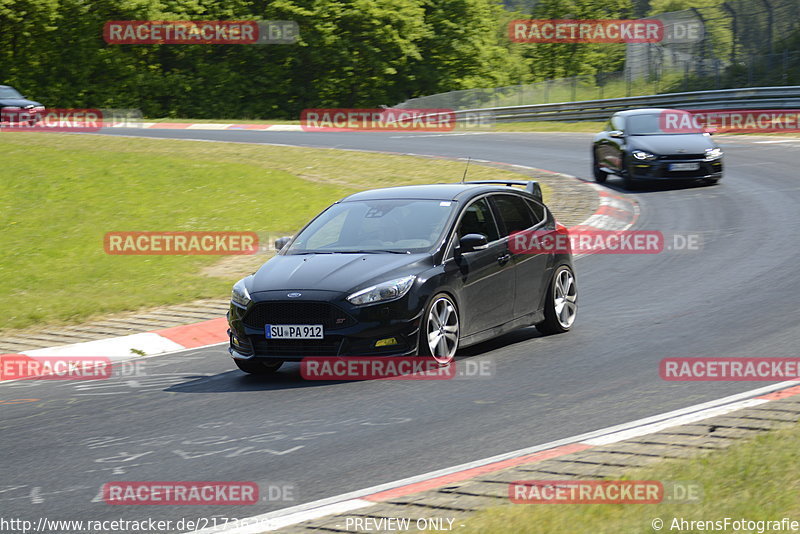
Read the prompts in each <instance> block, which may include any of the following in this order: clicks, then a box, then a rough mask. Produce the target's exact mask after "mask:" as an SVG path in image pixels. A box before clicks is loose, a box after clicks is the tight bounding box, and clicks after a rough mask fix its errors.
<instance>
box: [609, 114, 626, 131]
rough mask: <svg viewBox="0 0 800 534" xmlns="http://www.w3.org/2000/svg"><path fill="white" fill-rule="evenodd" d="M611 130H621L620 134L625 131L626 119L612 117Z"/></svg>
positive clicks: (617, 116) (616, 116)
mask: <svg viewBox="0 0 800 534" xmlns="http://www.w3.org/2000/svg"><path fill="white" fill-rule="evenodd" d="M611 129H612V130H619V131H620V132H624V131H625V119H623V118H622V117H620V116H619V115H614V116H613V117H611Z"/></svg>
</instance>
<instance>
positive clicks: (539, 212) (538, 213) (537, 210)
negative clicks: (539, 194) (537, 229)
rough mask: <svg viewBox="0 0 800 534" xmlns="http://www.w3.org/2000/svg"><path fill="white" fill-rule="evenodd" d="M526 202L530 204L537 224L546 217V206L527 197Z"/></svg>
mask: <svg viewBox="0 0 800 534" xmlns="http://www.w3.org/2000/svg"><path fill="white" fill-rule="evenodd" d="M525 203H526V204H527V205H528V208H530V210H531V212H532V213H533V224H534V225H536V224H539V223H540V222H542V221H543V220H544V218H545V215H544V206H542V205H541V204H539V203H538V202H536V201H534V200H528V199H527V198H526V199H525Z"/></svg>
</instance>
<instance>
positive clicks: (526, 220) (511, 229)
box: [493, 195, 538, 236]
mask: <svg viewBox="0 0 800 534" xmlns="http://www.w3.org/2000/svg"><path fill="white" fill-rule="evenodd" d="M493 200H494V203H495V205H496V206H497V210H498V211H499V212H500V218H501V219H502V220H503V223H504V224H505V235H506V236H508V235H511V234H513V233H515V232H520V231H522V230H527V229H528V228H530V227H531V226H533V225H534V224H536V222H538V221H534V220H533V213H531V211H530V210H529V209H528V207H527V206H526V205H525V200H524V199H523V198H522V197H518V196H516V195H496V196H494V197H493Z"/></svg>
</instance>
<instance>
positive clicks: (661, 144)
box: [628, 134, 717, 154]
mask: <svg viewBox="0 0 800 534" xmlns="http://www.w3.org/2000/svg"><path fill="white" fill-rule="evenodd" d="M628 146H629V147H630V148H631V149H637V148H638V149H639V150H646V151H648V152H652V153H653V154H682V153H686V154H702V153H703V152H705V151H706V149H707V148H714V147H716V146H717V145H716V143H714V141H712V140H711V138H710V137H709V136H707V135H704V134H672V135H632V136H630V137H629V138H628Z"/></svg>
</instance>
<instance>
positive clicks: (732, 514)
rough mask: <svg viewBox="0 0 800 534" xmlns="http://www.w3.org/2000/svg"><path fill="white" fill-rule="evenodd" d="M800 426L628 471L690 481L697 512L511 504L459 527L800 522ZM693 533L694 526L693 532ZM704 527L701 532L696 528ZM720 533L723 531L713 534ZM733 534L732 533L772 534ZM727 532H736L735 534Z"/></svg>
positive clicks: (591, 529)
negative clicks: (697, 489) (696, 493)
mask: <svg viewBox="0 0 800 534" xmlns="http://www.w3.org/2000/svg"><path fill="white" fill-rule="evenodd" d="M798 440H800V426H794V427H791V428H788V429H785V430H776V431H773V432H768V433H765V434H763V435H761V436H758V437H756V438H755V439H753V440H749V441H746V442H742V443H738V444H736V445H733V446H731V447H730V448H729V449H727V450H724V451H718V452H714V453H712V454H708V455H704V456H700V457H697V458H693V459H690V460H670V461H664V462H662V463H659V464H657V465H655V466H653V467H651V468H647V469H642V470H637V471H632V472H631V473H629V474H628V475H627V476H626V478H627V479H629V480H660V481H662V482H663V481H687V482H688V481H691V482H692V483H696V484H699V485H700V486H701V487H702V493H703V497H702V501H701V502H700V503H695V504H677V503H670V504H625V505H615V504H602V505H601V504H596V505H585V504H561V505H558V504H542V505H533V504H516V505H506V506H501V507H496V508H491V509H488V510H486V511H483V512H481V513H478V514H476V515H474V516H473V517H471V518H470V519H468V520H467V521H466V522H465V527H464V528H461V529H459V532H460V533H463V534H471V533H481V534H499V533H511V532H513V533H514V534H534V533H536V534H542V533H551V532H552V533H555V532H570V533H571V534H618V533H625V534H636V533H642V534H645V533H647V534H653V533H654V532H658V530H656V529H654V528H653V526H652V525H653V520H654V519H656V518H660V519H661V520H662V521H663V527H662V529H661V530H660V531H661V532H682V533H695V532H706V531H708V530H711V529H709V528H691V526H690V528H688V529H687V528H685V526H684V528H683V529H680V528H677V526H678V525H679V524H676V523H674V521H675V520H676V518H677V520H678V521H680V519H681V518H683V519H685V520H687V521H688V520H695V521H700V520H712V521H713V520H724V518H726V517H728V518H731V519H732V520H736V519H746V520H753V521H775V520H778V521H779V520H781V518H784V517H788V518H789V519H795V520H798V519H800V500H799V499H798V498H797V492H798V488H800V463H798V461H797V458H798V448H797V442H798ZM695 527H697V525H695ZM701 527H702V526H701ZM717 530H718V531H723V530H722V529H717ZM773 531H775V530H773V529H766V530H736V532H773ZM727 532H734V530H733V529H730V527H729V530H727Z"/></svg>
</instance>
